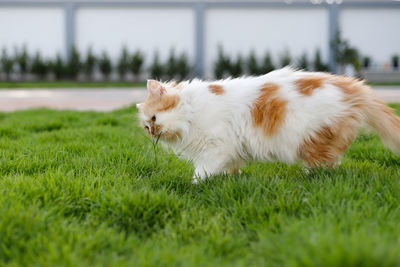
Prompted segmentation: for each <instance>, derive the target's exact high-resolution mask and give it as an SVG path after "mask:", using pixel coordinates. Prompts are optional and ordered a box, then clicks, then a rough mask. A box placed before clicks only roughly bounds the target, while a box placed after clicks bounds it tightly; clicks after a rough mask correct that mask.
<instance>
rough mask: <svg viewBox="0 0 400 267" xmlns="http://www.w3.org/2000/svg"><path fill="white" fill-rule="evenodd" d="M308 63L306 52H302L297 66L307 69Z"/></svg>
mask: <svg viewBox="0 0 400 267" xmlns="http://www.w3.org/2000/svg"><path fill="white" fill-rule="evenodd" d="M308 65H309V64H308V59H307V53H306V52H304V53H303V54H302V55H301V56H300V58H299V63H298V67H299V68H300V69H302V70H308Z"/></svg>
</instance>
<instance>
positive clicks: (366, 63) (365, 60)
mask: <svg viewBox="0 0 400 267" xmlns="http://www.w3.org/2000/svg"><path fill="white" fill-rule="evenodd" d="M362 65H363V68H364V69H366V70H368V69H369V68H370V66H371V58H370V57H368V56H366V57H364V58H363V63H362Z"/></svg>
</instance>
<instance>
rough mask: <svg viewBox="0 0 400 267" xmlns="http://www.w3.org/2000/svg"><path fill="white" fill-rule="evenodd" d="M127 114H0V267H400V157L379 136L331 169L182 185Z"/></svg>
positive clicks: (254, 170) (172, 161)
mask: <svg viewBox="0 0 400 267" xmlns="http://www.w3.org/2000/svg"><path fill="white" fill-rule="evenodd" d="M396 108H398V110H400V105H397V106H396ZM135 115H136V114H135V111H134V108H127V109H122V110H117V111H114V112H110V113H97V112H74V111H52V110H47V109H39V110H32V111H21V112H15V113H0V153H1V161H0V265H1V266H118V267H122V266H185V267H186V266H247V267H248V266H324V267H325V266H399V265H400V253H399V251H400V227H399V226H400V210H399V201H400V179H399V175H400V161H399V160H400V158H399V157H398V156H396V155H395V154H393V153H392V152H390V151H389V150H388V149H385V148H384V147H383V146H382V144H381V143H380V142H379V141H378V138H377V137H376V136H374V135H372V134H363V135H361V136H360V137H359V138H358V139H357V140H356V142H355V143H354V144H353V145H352V146H351V147H350V148H349V150H348V151H347V152H346V154H345V157H344V159H343V161H342V163H343V164H342V165H341V166H340V167H338V168H337V169H335V170H333V169H319V170H315V171H312V172H310V173H308V172H306V171H304V169H303V168H302V166H301V165H300V164H295V165H291V166H287V165H285V164H281V163H251V164H248V166H247V167H246V168H245V169H244V170H243V173H242V174H241V175H240V176H234V177H227V176H219V177H215V178H214V179H213V180H210V181H206V182H204V183H202V184H200V185H192V184H191V177H192V171H193V167H192V166H191V165H190V164H187V163H185V162H183V161H181V160H179V159H177V158H176V157H175V156H173V155H172V154H169V153H165V152H162V151H161V149H157V155H158V156H157V158H155V154H154V150H153V148H152V144H151V142H149V141H148V140H147V139H146V137H145V136H144V135H143V131H142V130H141V129H140V128H138V126H137V122H136V119H135Z"/></svg>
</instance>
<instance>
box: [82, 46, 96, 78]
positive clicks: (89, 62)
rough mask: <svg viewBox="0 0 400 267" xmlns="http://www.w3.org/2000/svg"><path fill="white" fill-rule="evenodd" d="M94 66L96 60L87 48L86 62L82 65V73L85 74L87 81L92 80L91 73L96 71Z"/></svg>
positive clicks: (90, 49)
mask: <svg viewBox="0 0 400 267" xmlns="http://www.w3.org/2000/svg"><path fill="white" fill-rule="evenodd" d="M96 64H97V58H96V56H95V55H94V54H93V51H92V48H91V47H89V48H88V51H87V54H86V60H85V62H84V63H83V73H85V77H86V79H87V80H93V73H94V71H95V69H96Z"/></svg>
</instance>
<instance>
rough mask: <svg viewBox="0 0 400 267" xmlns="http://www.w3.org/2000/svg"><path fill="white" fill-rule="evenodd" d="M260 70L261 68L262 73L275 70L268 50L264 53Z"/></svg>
mask: <svg viewBox="0 0 400 267" xmlns="http://www.w3.org/2000/svg"><path fill="white" fill-rule="evenodd" d="M261 70H262V71H261V73H262V74H265V73H268V72H271V71H273V70H275V66H274V64H273V63H272V58H271V54H270V53H269V52H267V53H266V54H265V57H264V60H263V64H262V67H261Z"/></svg>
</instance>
